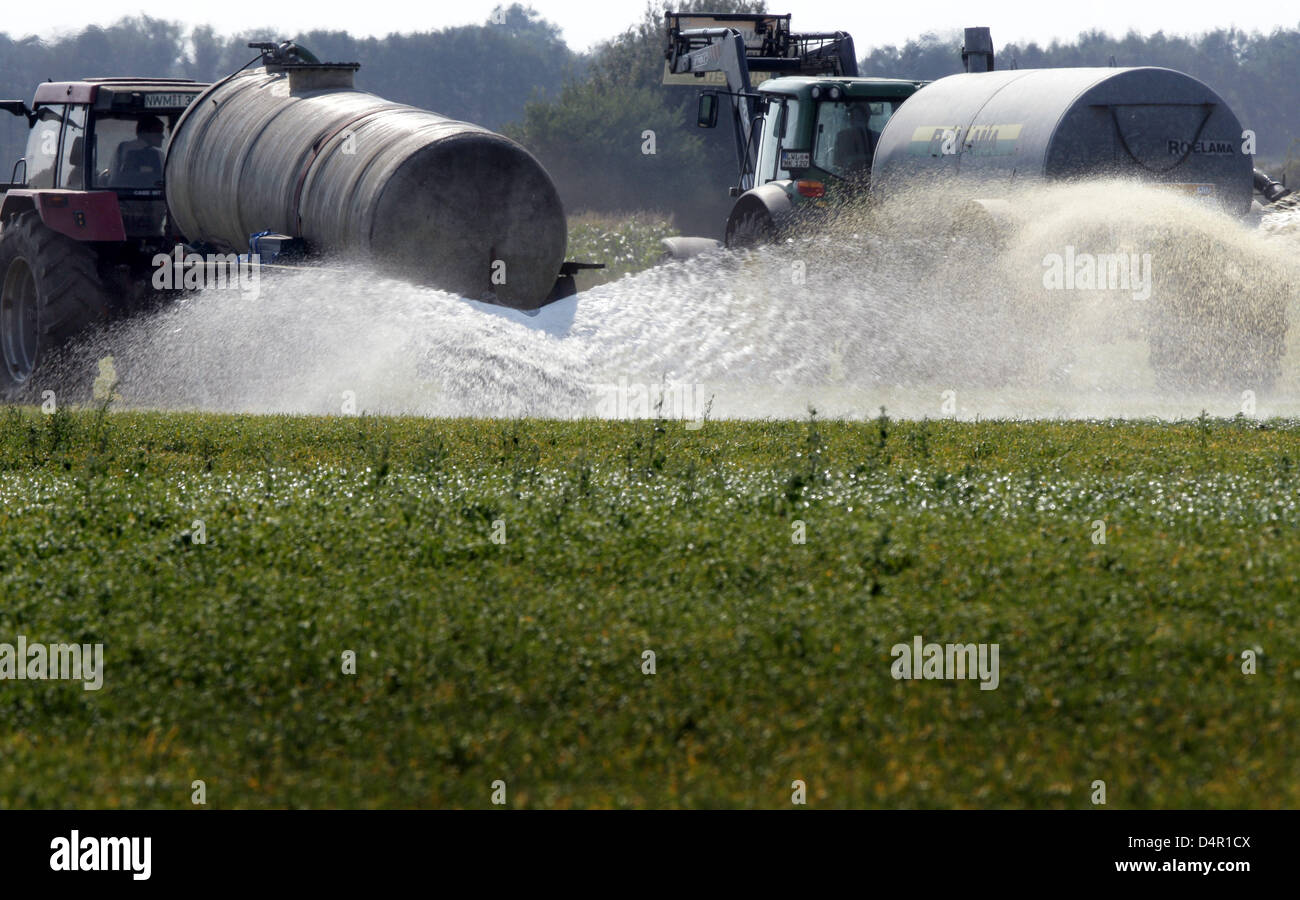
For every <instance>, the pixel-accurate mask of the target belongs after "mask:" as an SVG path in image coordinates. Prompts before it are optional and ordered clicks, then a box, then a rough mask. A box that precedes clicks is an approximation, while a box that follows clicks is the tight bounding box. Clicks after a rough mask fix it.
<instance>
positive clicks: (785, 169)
mask: <svg viewBox="0 0 1300 900" xmlns="http://www.w3.org/2000/svg"><path fill="white" fill-rule="evenodd" d="M667 18H668V46H667V49H666V51H665V57H666V60H667V62H666V64H665V74H664V81H665V83H667V84H691V83H694V82H700V81H702V82H703V83H704V87H705V90H704V91H703V92H702V93H701V94H700V99H699V109H698V116H697V124H698V125H699V126H700V127H702V128H715V127H717V125H718V120H719V118H720V113H721V112H722V110H723V109H724V108H729V113H730V124H731V126H732V130H733V134H734V137H735V146H736V157H737V161H738V164H739V166H738V168H739V177H738V179H737V183H736V184H735V185H733V186H732V187H731V189H730V194H731V196H732V197H734V198H736V202H735V204H734V205H733V207H732V210H731V214H730V215H729V216H728V218H727V225H726V232H725V235H726V240H725V245H726V246H727V247H745V246H751V245H753V244H756V243H764V242H767V241H770V240H772V239H774V238H776V237H777V236H778V235H780V234H781V233H782V232H783V231H784V230H786V229H787V228H789V227H790V226H791V225H793V224H795V223H796V222H798V223H801V224H802V223H807V222H808V221H810V220H812V221H815V220H816V219H818V218H820V217H823V216H824V215H825V213H826V211H827V210H829V209H831V208H832V207H833V206H834V205H835V204H836V203H837V202H838V201H840V200H842V199H845V198H847V197H848V196H851V195H853V194H855V193H858V192H860V191H863V190H865V188H866V186H867V183H868V179H869V177H870V174H871V162H872V158H873V156H874V154H875V149H876V142H877V141H878V140H879V138H880V133H881V131H882V130H883V129H884V127H885V123H886V122H888V121H889V118H890V116H892V115H893V114H894V111H895V110H896V109H898V107H899V106H900V105H901V104H902V103H903V101H904V100H906V99H907V98H908V97H910V96H912V94H914V93H916V92H917V91H918V90H920V89H921V88H922V87H923V86H924V85H925V84H926V82H924V81H910V80H906V79H896V78H863V77H860V76H859V75H858V64H857V60H856V58H855V56H854V49H853V38H852V37H850V36H849V35H848V34H846V33H845V32H842V31H837V32H829V33H816V34H794V33H792V32H791V31H790V16H788V15H741V14H716V15H709V14H695V15H687V14H681V13H669V14H668V17H667ZM756 80H758V81H759V82H760V83H759V84H758V87H757V89H755V88H753V87H752V82H754V81H756ZM718 246H721V245H720V243H719V242H718V241H715V240H710V239H706V238H668V239H666V240H665V241H664V248H665V251H666V252H667V255H668V256H670V257H672V258H686V257H689V256H693V255H695V254H697V253H700V252H702V251H704V250H707V249H711V248H716V247H718Z"/></svg>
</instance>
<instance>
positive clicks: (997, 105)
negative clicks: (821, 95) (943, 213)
mask: <svg viewBox="0 0 1300 900" xmlns="http://www.w3.org/2000/svg"><path fill="white" fill-rule="evenodd" d="M1244 141H1245V139H1244V137H1243V133H1242V125H1241V122H1240V121H1239V120H1238V119H1237V117H1236V115H1235V114H1234V113H1233V112H1232V110H1231V109H1230V108H1229V107H1228V104H1227V103H1225V102H1224V101H1223V100H1222V99H1221V98H1220V97H1219V95H1218V94H1216V93H1215V92H1214V91H1213V90H1211V89H1210V88H1209V87H1207V86H1206V85H1205V84H1203V83H1202V82H1200V81H1198V80H1197V79H1195V78H1193V77H1191V76H1190V75H1186V74H1183V73H1182V72H1176V71H1173V70H1171V69H1162V68H1154V67H1143V68H1106V69H1102V68H1080V69H1011V70H1000V71H978V72H967V73H964V74H958V75H950V76H948V77H947V78H941V79H939V80H938V81H935V82H933V83H931V84H929V85H926V86H925V87H923V88H921V89H920V90H919V91H917V92H916V93H915V94H913V95H912V96H911V97H909V98H908V100H907V102H906V103H904V104H903V105H902V106H901V107H900V108H899V109H898V111H897V112H895V113H894V115H893V116H892V117H891V118H890V120H889V122H888V124H886V126H885V128H884V131H883V132H882V133H881V135H880V141H879V143H878V145H877V147H876V153H875V158H874V160H873V164H872V169H871V185H872V191H873V193H874V194H875V195H876V196H878V197H888V196H889V195H891V194H893V193H896V192H899V191H903V190H907V189H909V188H912V187H915V186H916V185H928V186H936V185H938V184H944V185H947V186H951V185H952V184H954V183H956V182H958V181H960V182H962V183H972V184H973V183H978V185H979V188H980V190H981V191H984V192H988V193H993V194H996V192H997V191H998V190H999V189H1002V190H1010V189H1012V188H1014V187H1016V186H1018V185H1020V184H1022V183H1025V182H1033V181H1035V180H1056V179H1070V178H1097V177H1107V176H1110V177H1121V178H1123V177H1135V178H1140V179H1142V180H1145V181H1150V182H1155V183H1163V184H1167V185H1170V186H1171V187H1176V188H1177V189H1179V190H1182V191H1186V192H1188V193H1194V194H1198V195H1200V196H1203V197H1207V198H1208V199H1211V200H1213V201H1214V202H1217V203H1218V204H1220V205H1221V206H1222V207H1223V208H1224V209H1225V210H1226V211H1229V212H1232V213H1235V214H1242V215H1244V214H1245V213H1247V212H1249V211H1250V209H1251V198H1252V191H1253V190H1254V189H1255V187H1256V179H1255V173H1254V168H1253V163H1252V159H1253V158H1252V157H1251V156H1250V155H1248V154H1247V153H1246V152H1243V151H1244V149H1245V146H1244Z"/></svg>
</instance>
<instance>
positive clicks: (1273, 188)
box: [1255, 169, 1293, 203]
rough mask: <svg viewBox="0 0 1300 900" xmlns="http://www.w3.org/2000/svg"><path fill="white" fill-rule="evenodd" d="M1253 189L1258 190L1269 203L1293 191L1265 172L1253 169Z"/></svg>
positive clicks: (1287, 195)
mask: <svg viewBox="0 0 1300 900" xmlns="http://www.w3.org/2000/svg"><path fill="white" fill-rule="evenodd" d="M1255 190H1257V191H1259V192H1260V193H1261V194H1262V195H1263V196H1264V199H1265V200H1267V201H1268V202H1269V203H1276V202H1277V201H1279V200H1281V199H1282V198H1283V197H1289V196H1290V195H1291V194H1292V193H1293V191H1291V189H1290V188H1288V187H1286V186H1285V185H1283V184H1282V183H1280V182H1277V181H1274V180H1273V179H1272V178H1270V177H1269V176H1268V173H1267V172H1263V171H1261V170H1259V169H1256V170H1255Z"/></svg>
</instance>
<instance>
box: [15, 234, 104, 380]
mask: <svg viewBox="0 0 1300 900" xmlns="http://www.w3.org/2000/svg"><path fill="white" fill-rule="evenodd" d="M108 308H109V303H108V294H107V292H106V291H105V289H104V285H103V282H102V280H101V279H100V275H99V267H98V260H97V258H96V255H95V251H94V250H93V249H92V248H90V247H88V246H87V245H85V244H83V243H81V242H79V241H74V240H73V239H72V238H70V237H67V236H66V235H62V234H59V233H58V232H57V231H53V230H51V229H49V228H47V227H46V226H45V225H44V224H43V223H42V222H41V219H40V216H39V215H38V214H37V213H35V212H23V213H19V214H18V215H16V216H12V217H10V218H9V219H8V220H7V221H6V222H5V223H4V227H3V230H0V392H3V393H5V394H12V393H14V392H17V391H21V390H22V389H23V387H24V386H26V385H27V384H28V383H29V382H30V381H31V379H32V376H33V375H34V374H35V373H36V371H37V370H38V369H39V367H40V365H41V362H42V360H43V359H45V357H46V356H47V355H48V354H49V352H50V351H51V350H54V349H56V348H57V347H59V346H60V345H62V344H64V343H66V342H67V341H69V340H70V339H72V338H73V337H76V336H77V335H78V334H80V333H81V332H83V331H85V330H86V329H87V328H90V327H92V326H95V325H98V324H100V323H101V322H103V321H104V320H105V319H106V318H107V316H108Z"/></svg>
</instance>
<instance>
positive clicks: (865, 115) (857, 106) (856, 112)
mask: <svg viewBox="0 0 1300 900" xmlns="http://www.w3.org/2000/svg"><path fill="white" fill-rule="evenodd" d="M901 102H902V101H901V100H852V99H850V100H826V101H823V102H822V103H819V104H817V123H816V126H815V128H814V129H813V131H814V135H813V141H814V144H813V165H815V166H817V168H819V169H822V170H824V171H826V172H829V173H831V174H832V175H837V176H839V177H840V178H846V179H853V178H862V177H866V176H867V175H869V174H870V173H871V159H872V157H873V156H874V155H875V153H876V142H877V141H878V140H880V132H881V131H883V130H884V128H885V123H886V122H888V121H889V117H890V116H892V115H893V114H894V110H895V109H897V108H898V105H899V104H900V103H901Z"/></svg>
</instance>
